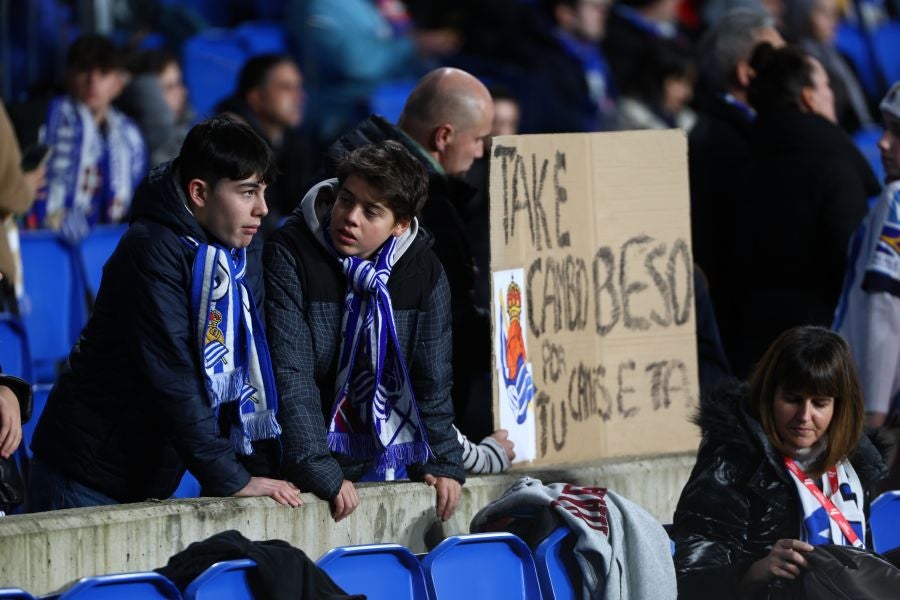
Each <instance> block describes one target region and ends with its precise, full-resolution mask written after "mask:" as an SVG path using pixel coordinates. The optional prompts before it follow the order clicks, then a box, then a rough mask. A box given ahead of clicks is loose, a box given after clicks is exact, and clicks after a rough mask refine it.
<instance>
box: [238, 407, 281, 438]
mask: <svg viewBox="0 0 900 600" xmlns="http://www.w3.org/2000/svg"><path fill="white" fill-rule="evenodd" d="M241 425H242V426H243V429H244V432H245V433H246V434H247V435H249V436H250V439H251V440H268V439H273V438H277V437H278V436H280V435H281V425H279V424H278V420H277V419H276V418H275V411H273V410H264V411H262V412H254V413H244V414H242V415H241Z"/></svg>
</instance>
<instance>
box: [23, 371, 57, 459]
mask: <svg viewBox="0 0 900 600" xmlns="http://www.w3.org/2000/svg"><path fill="white" fill-rule="evenodd" d="M51 389H53V385H51V384H49V383H41V384H37V385H34V386H32V387H31V391H32V396H33V405H32V406H33V408H32V410H31V419H29V420H28V422H27V423H24V424H23V425H22V448H23V449H24V450H25V454H26V455H27V456H28V458H29V459H30V458H31V457H32V453H31V439H32V438H33V437H34V428H35V427H37V423H38V421H39V420H40V418H41V414H42V413H43V412H44V408H45V407H46V406H47V398H48V397H49V396H50V390H51Z"/></svg>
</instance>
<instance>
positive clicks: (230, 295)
mask: <svg viewBox="0 0 900 600" xmlns="http://www.w3.org/2000/svg"><path fill="white" fill-rule="evenodd" d="M184 239H185V242H186V243H187V244H188V245H190V246H191V247H193V248H196V249H197V254H196V256H195V257H194V268H193V275H192V279H191V307H192V309H193V311H194V314H195V315H197V339H198V340H199V345H200V347H199V352H200V360H201V364H202V367H203V379H204V383H205V386H206V393H207V395H208V397H209V401H210V404H211V405H212V407H213V408H214V409H216V413H217V414H218V411H219V407H221V406H222V405H223V404H228V403H237V406H238V415H239V420H240V424H239V425H234V426H233V427H232V429H231V442H232V445H233V446H234V449H235V451H237V452H238V453H240V454H252V453H253V442H255V441H258V440H264V439H270V438H276V437H278V436H279V435H281V427H280V426H279V425H278V421H277V420H276V418H275V415H276V413H277V410H278V393H277V391H276V388H275V376H274V374H273V372H272V363H271V360H270V358H269V347H268V345H267V343H266V336H265V332H264V331H263V327H262V324H261V323H260V321H259V318H258V315H257V314H256V304H255V303H254V301H253V294H252V293H251V292H250V288H249V287H248V286H247V284H246V281H245V279H244V275H245V274H246V268H247V250H246V248H243V249H241V250H233V251H228V250H226V249H224V248H222V247H219V246H211V245H208V244H201V243H200V242H198V241H197V240H195V239H193V238H184Z"/></svg>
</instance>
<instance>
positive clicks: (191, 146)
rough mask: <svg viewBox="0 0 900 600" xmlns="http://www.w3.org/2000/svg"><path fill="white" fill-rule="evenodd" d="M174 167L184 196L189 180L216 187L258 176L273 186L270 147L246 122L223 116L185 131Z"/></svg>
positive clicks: (273, 167)
mask: <svg viewBox="0 0 900 600" xmlns="http://www.w3.org/2000/svg"><path fill="white" fill-rule="evenodd" d="M177 167H178V171H179V176H180V179H181V188H182V189H183V190H184V191H185V193H187V192H188V189H187V188H188V183H189V182H190V181H191V180H192V179H201V180H203V181H205V182H206V184H207V185H209V186H210V187H211V188H215V187H216V184H217V183H218V182H219V180H220V179H231V180H233V181H240V180H242V179H247V178H249V177H252V176H254V175H258V176H259V177H260V178H261V181H263V182H265V183H272V182H273V181H274V180H275V177H276V176H277V168H276V166H275V159H274V158H273V157H272V151H271V150H270V149H269V145H268V144H266V142H265V141H264V140H263V139H262V138H261V137H259V134H257V133H256V132H255V131H253V129H251V128H250V127H249V126H248V125H246V124H245V123H242V122H240V121H237V120H235V119H232V118H231V117H224V116H223V117H213V118H211V119H207V120H206V121H203V122H201V123H198V124H197V125H195V126H194V127H193V128H192V129H191V130H190V131H189V132H188V134H187V137H185V139H184V144H182V146H181V152H180V153H179V155H178V159H177Z"/></svg>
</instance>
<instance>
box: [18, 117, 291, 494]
mask: <svg viewBox="0 0 900 600" xmlns="http://www.w3.org/2000/svg"><path fill="white" fill-rule="evenodd" d="M273 164H274V163H273V160H272V156H271V153H270V151H269V149H268V146H267V145H266V143H265V142H264V141H263V140H262V139H261V138H260V137H259V136H258V135H256V134H255V133H254V132H253V131H252V130H251V129H250V128H249V127H247V126H246V125H244V124H240V123H237V122H235V121H232V120H230V119H226V118H217V119H211V120H209V121H205V122H203V123H200V124H199V125H197V126H195V127H194V128H193V129H192V130H191V131H190V132H189V133H188V135H187V138H186V139H185V141H184V145H183V146H182V148H181V153H180V154H179V156H178V158H177V159H175V160H174V161H173V162H170V163H163V164H162V165H160V166H159V167H157V168H156V169H154V170H153V172H151V173H150V175H149V177H148V179H147V181H145V183H144V184H143V185H142V186H141V188H140V189H139V190H138V192H137V194H136V195H135V201H134V208H133V210H132V215H131V216H132V220H131V227H130V228H129V230H128V232H127V233H126V234H125V236H124V237H123V238H122V240H121V242H120V243H119V245H118V247H117V248H116V250H115V252H114V253H113V255H112V257H111V258H110V259H109V261H108V262H107V263H106V266H105V267H104V270H103V281H102V283H101V285H100V291H99V292H98V294H97V301H96V304H95V305H94V313H93V315H92V316H91V319H90V320H89V321H88V323H87V325H86V326H85V328H84V330H83V331H82V334H81V339H80V340H79V341H78V343H77V344H76V345H75V347H74V348H73V349H72V352H71V354H70V355H69V361H68V365H67V369H66V370H65V371H64V372H63V374H62V375H61V376H60V378H59V380H58V382H57V383H56V385H55V386H54V388H53V391H52V392H51V393H50V397H49V399H48V403H47V407H46V409H45V410H44V412H43V414H42V415H41V419H40V421H39V422H38V425H37V430H36V431H35V434H34V441H33V443H32V449H33V450H34V455H35V458H34V463H33V466H32V471H31V479H30V483H29V485H30V489H31V494H30V501H31V504H32V506H31V510H32V511H41V510H53V509H59V508H75V507H81V506H94V505H101V504H113V503H117V502H137V501H141V500H145V499H147V498H167V497H169V496H170V495H171V494H172V493H173V492H174V491H175V489H176V487H177V486H178V482H179V480H180V479H181V476H182V474H183V473H184V467H185V466H187V468H188V469H190V471H191V473H193V474H194V476H196V478H197V479H198V480H199V481H200V484H201V485H202V487H203V491H204V495H211V496H269V497H271V498H274V499H275V500H277V501H278V502H280V503H282V504H289V505H291V506H298V505H299V503H300V498H299V491H298V490H297V488H296V487H295V486H293V485H292V484H290V483H288V482H285V481H277V480H274V479H268V478H265V477H251V473H250V472H248V469H247V468H245V467H244V466H243V465H242V462H241V461H240V460H239V459H238V458H237V457H236V456H235V453H237V454H238V455H241V456H248V455H250V454H252V453H253V452H254V450H257V451H258V452H256V456H257V457H259V456H260V455H263V458H265V457H264V455H265V454H266V453H265V452H264V451H263V450H264V449H263V446H264V445H265V444H266V443H267V440H271V441H270V442H268V443H269V444H271V443H274V439H273V438H276V437H277V436H278V434H279V428H278V424H277V422H276V420H275V414H276V411H277V394H276V390H275V385H274V380H273V376H272V369H271V365H270V362H269V355H268V350H267V347H266V340H265V333H264V325H263V323H262V321H261V319H259V316H260V315H261V314H262V312H261V306H260V304H261V303H262V301H263V285H262V269H261V265H260V259H261V256H260V255H261V252H260V245H261V244H260V242H257V243H256V244H253V245H251V242H252V241H253V239H254V236H255V234H256V232H257V231H258V229H259V226H260V222H261V220H262V218H263V217H264V216H265V215H266V212H267V208H266V202H265V198H264V193H265V189H266V185H267V184H268V183H269V182H270V181H271V180H272V178H273V171H274V168H273ZM243 460H244V461H245V462H247V464H248V465H249V461H250V460H252V459H251V458H250V457H249V456H248V458H247V459H243ZM257 467H258V465H254V466H253V467H252V468H253V469H254V472H255V471H256V469H257ZM259 469H260V470H261V471H263V473H262V474H266V473H268V472H272V470H273V469H272V468H271V467H266V466H265V465H263V466H262V467H260V468H259Z"/></svg>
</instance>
